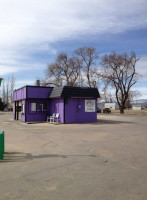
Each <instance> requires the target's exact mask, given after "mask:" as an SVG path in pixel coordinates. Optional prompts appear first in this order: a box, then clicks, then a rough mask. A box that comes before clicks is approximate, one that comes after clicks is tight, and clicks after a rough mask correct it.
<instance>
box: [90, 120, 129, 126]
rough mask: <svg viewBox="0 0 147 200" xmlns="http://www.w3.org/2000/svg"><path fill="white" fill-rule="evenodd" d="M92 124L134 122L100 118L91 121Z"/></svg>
mask: <svg viewBox="0 0 147 200" xmlns="http://www.w3.org/2000/svg"><path fill="white" fill-rule="evenodd" d="M91 124H92V125H102V124H132V122H128V121H116V120H106V119H98V122H96V123H91Z"/></svg>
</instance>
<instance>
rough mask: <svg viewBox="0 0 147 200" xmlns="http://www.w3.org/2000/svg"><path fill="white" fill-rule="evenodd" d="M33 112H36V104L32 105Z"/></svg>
mask: <svg viewBox="0 0 147 200" xmlns="http://www.w3.org/2000/svg"><path fill="white" fill-rule="evenodd" d="M31 111H36V103H31Z"/></svg>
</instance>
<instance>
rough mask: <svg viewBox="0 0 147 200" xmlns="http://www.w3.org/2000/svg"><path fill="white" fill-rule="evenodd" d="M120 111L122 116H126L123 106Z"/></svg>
mask: <svg viewBox="0 0 147 200" xmlns="http://www.w3.org/2000/svg"><path fill="white" fill-rule="evenodd" d="M119 110H120V114H124V108H123V106H122V107H120V108H119Z"/></svg>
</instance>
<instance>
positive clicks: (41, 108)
mask: <svg viewBox="0 0 147 200" xmlns="http://www.w3.org/2000/svg"><path fill="white" fill-rule="evenodd" d="M46 109H47V104H46V103H38V105H37V111H40V112H41V111H46Z"/></svg>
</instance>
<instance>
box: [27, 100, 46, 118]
mask: <svg viewBox="0 0 147 200" xmlns="http://www.w3.org/2000/svg"><path fill="white" fill-rule="evenodd" d="M31 103H36V111H31ZM40 103H42V104H43V103H45V104H46V105H47V107H46V111H39V110H38V105H39V104H40ZM26 105H27V109H26V112H27V113H26V122H37V121H47V115H48V107H49V100H36V99H34V100H27V103H26Z"/></svg>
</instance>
